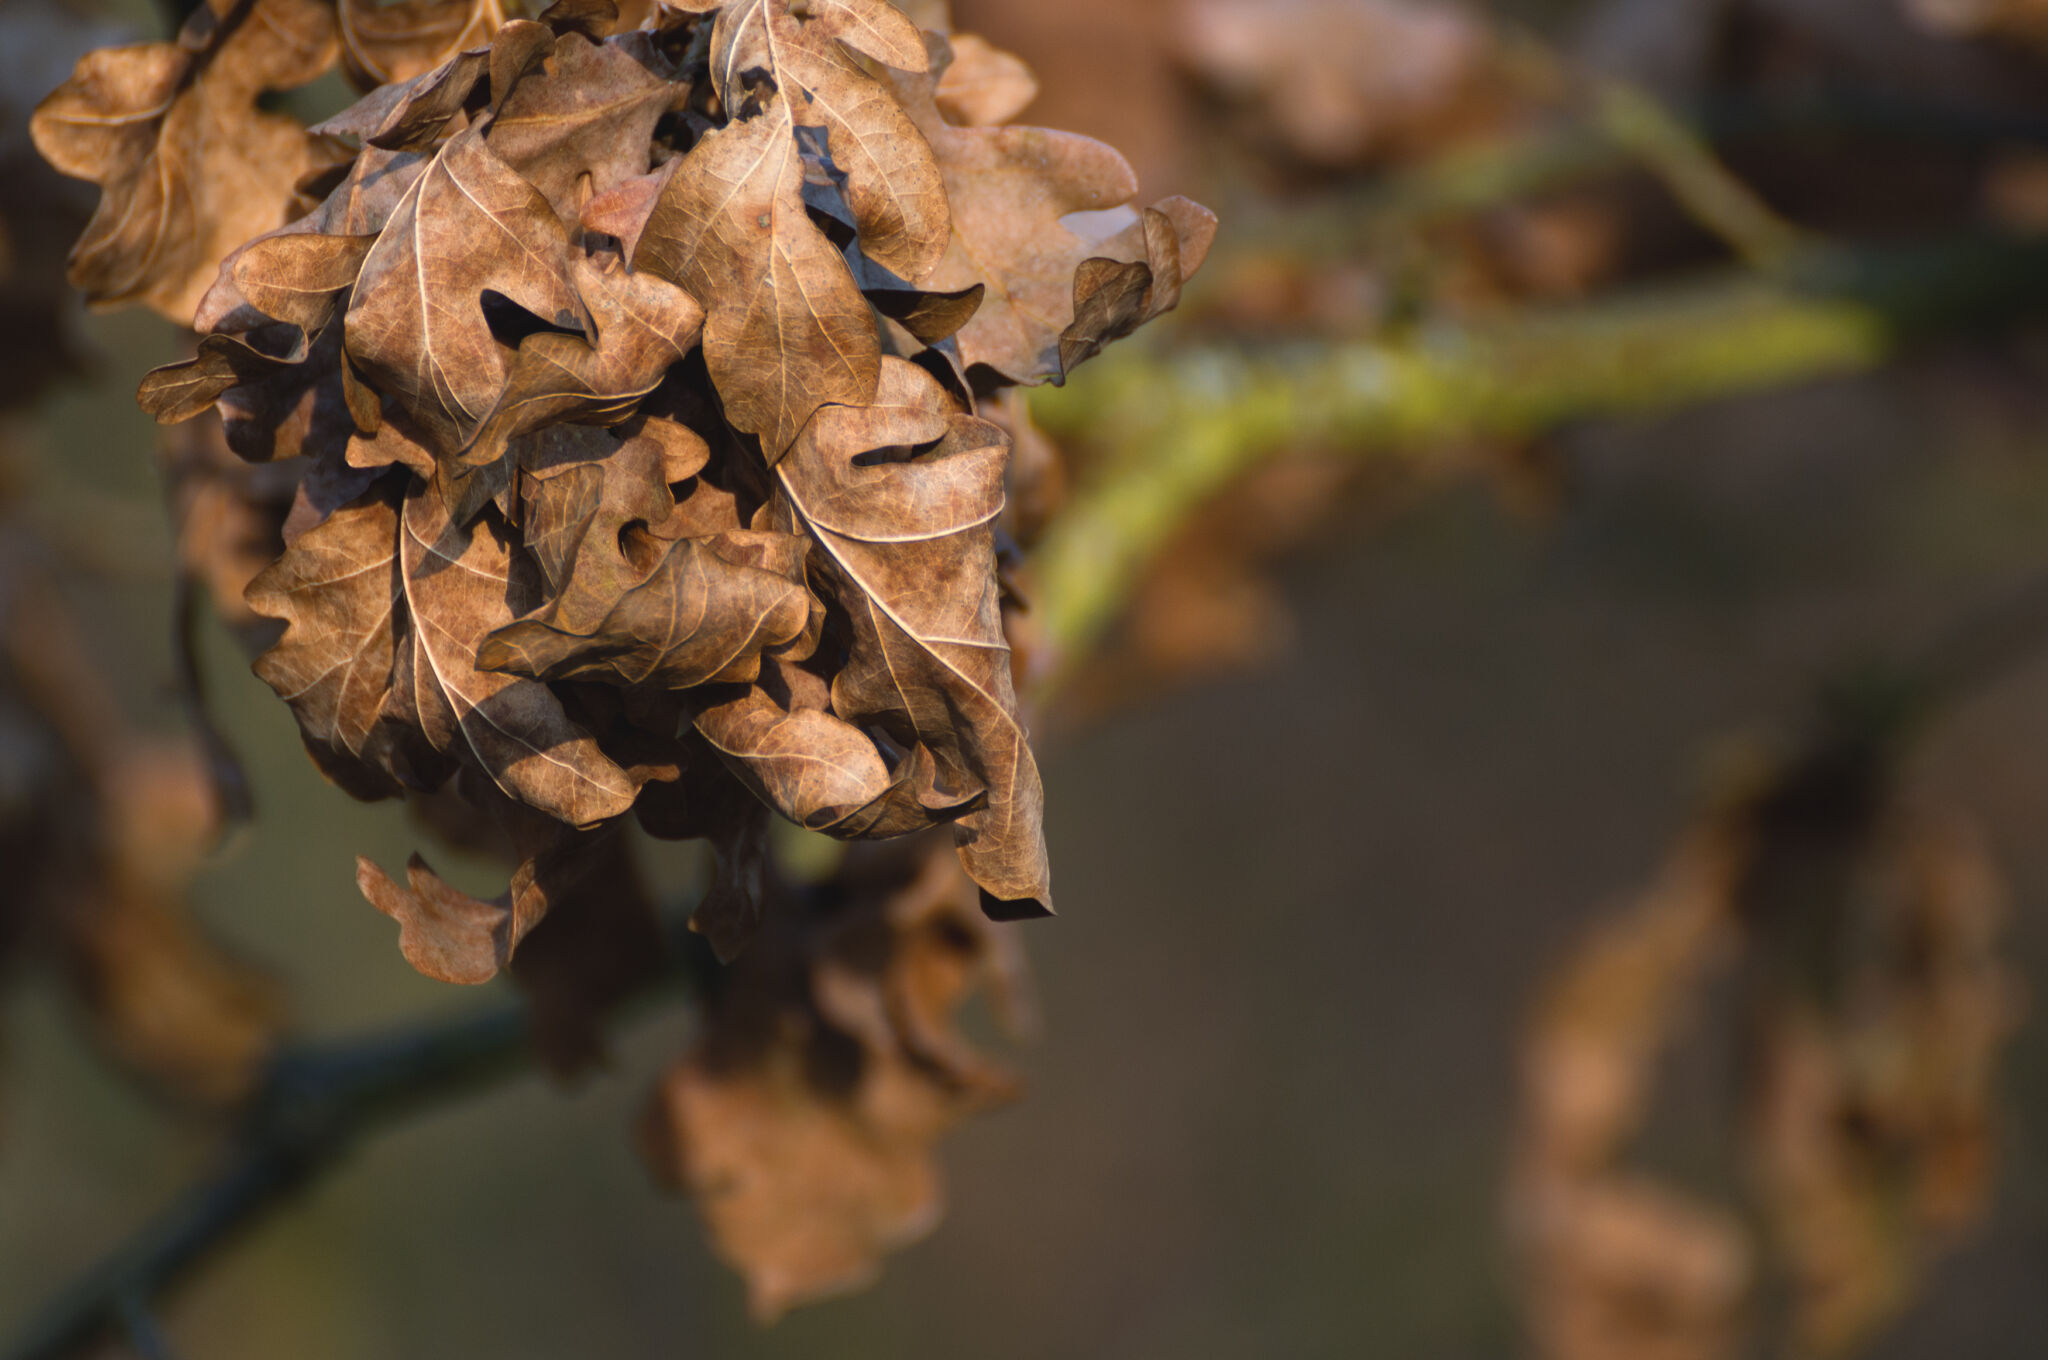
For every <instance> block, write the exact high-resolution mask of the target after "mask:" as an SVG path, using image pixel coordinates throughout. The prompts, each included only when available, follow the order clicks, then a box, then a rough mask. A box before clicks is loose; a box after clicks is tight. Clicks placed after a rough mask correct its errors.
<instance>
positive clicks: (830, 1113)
mask: <svg viewBox="0 0 2048 1360" xmlns="http://www.w3.org/2000/svg"><path fill="white" fill-rule="evenodd" d="M934 851H936V854H937V856H939V858H938V859H937V860H936V863H935V862H934V859H933V852H934ZM950 859H951V857H950V856H946V855H945V854H944V849H943V846H935V845H933V844H931V843H925V844H923V845H920V846H917V847H913V848H911V849H909V850H908V851H907V852H901V853H891V854H890V855H889V856H888V864H887V866H886V867H884V868H882V870H881V872H877V873H874V874H873V875H872V876H871V877H868V878H866V879H865V880H864V881H863V880H855V881H853V882H851V883H848V884H846V885H844V886H843V887H839V888H838V893H837V894H836V895H837V896H839V897H840V899H841V900H836V901H833V902H830V903H828V904H826V905H825V906H824V907H823V909H822V911H821V912H820V913H818V914H816V915H813V914H811V913H807V912H799V911H794V910H792V911H788V912H782V911H779V910H778V912H776V913H774V914H771V917H770V926H769V933H768V935H767V936H765V937H764V938H762V939H760V940H757V941H756V942H755V943H754V945H753V946H752V947H751V948H750V949H749V951H748V953H747V954H746V955H745V956H744V957H743V958H742V960H741V962H740V963H739V964H738V965H737V966H736V968H735V970H734V974H733V978H732V982H731V985H730V986H729V987H728V988H727V989H726V991H725V993H724V994H723V995H722V997H721V998H720V1000H719V1001H718V1003H716V1005H715V1007H714V1010H713V1014H712V1016H711V1019H710V1023H709V1027H708V1030H707V1033H706V1035H705V1037H704V1039H703V1040H702V1041H701V1042H700V1043H699V1044H698V1046H697V1047H696V1049H694V1050H693V1051H692V1053H691V1054H690V1056H689V1057H688V1058H687V1059H686V1060H685V1061H684V1062H683V1063H682V1064H680V1065H679V1066H678V1067H676V1068H675V1069H673V1070H672V1071H671V1072H670V1073H669V1075H668V1076H667V1077H666V1078H665V1079H664V1081H663V1084H662V1086H661V1088H660V1089H659V1091H658V1092H657V1093H656V1097H655V1101H654V1104H653V1108H652V1109H651V1111H650V1113H649V1117H648V1120H647V1124H646V1127H645V1130H644V1134H645V1150H646V1154H647V1156H648V1158H649V1160H650V1162H651V1163H652V1164H653V1166H654V1168H655V1170H656V1173H657V1174H658V1175H660V1176H662V1177H663V1178H664V1179H665V1180H667V1181H668V1182H670V1183H671V1184H673V1185H676V1186H678V1187H679V1188H682V1189H686V1190H688V1191H689V1192H690V1193H691V1194H693V1195H694V1196H695V1197H696V1198H697V1200H698V1204H699V1207H700V1208H701V1209H702V1211H703V1213H704V1216H705V1219H706V1221H707V1223H708V1225H709V1227H710V1230H711V1235H712V1241H713V1244H714V1246H715V1247H716V1249H717V1250H718V1253H719V1255H721V1256H722V1257H724V1258H725V1259H726V1260H727V1261H729V1262H731V1263H732V1264H733V1265H734V1266H735V1267H736V1268H738V1269H739V1270H740V1271H741V1272H742V1273H743V1274H744V1275H745V1276H746V1279H747V1285H748V1295H749V1298H750V1300H751V1302H752V1306H753V1309H754V1312H755V1314H756V1315H757V1316H759V1317H762V1318H772V1317H774V1316H776V1315H778V1314H780V1313H781V1312H783V1311H784V1310H786V1309H787V1308H789V1307H791V1306H794V1305H796V1304H800V1303H807V1302H812V1301H815V1300H817V1299H820V1298H824V1297H827V1296H829V1295H831V1294H836V1293H841V1292H844V1291H845V1290H847V1289H851V1288H855V1287H857V1286H859V1285H860V1284H861V1283H863V1282H865V1281H866V1280H868V1279H869V1278H871V1277H872V1276H873V1274H874V1273H875V1271H876V1269H877V1267H878V1265H879V1262H880V1257H881V1256H882V1254H883V1253H885V1252H888V1251H891V1250H894V1249H897V1248H899V1247H901V1246H903V1245H905V1244H907V1243H909V1242H911V1241H913V1240H915V1239H916V1238H918V1237H920V1236H922V1235H923V1234H924V1233H925V1232H927V1231H929V1230H930V1228H931V1227H932V1225H933V1224H934V1223H935V1222H936V1220H937V1217H938V1213H939V1208H940V1198H939V1187H938V1181H937V1176H936V1172H935V1169H934V1167H933V1165H932V1161H931V1149H932V1146H933V1145H934V1144H935V1143H936V1141H937V1140H938V1139H939V1138H940V1137H942V1136H943V1135H944V1134H945V1133H946V1132H947V1131H948V1130H949V1129H951V1128H952V1127H953V1125H955V1124H956V1123H958V1122H959V1120H961V1119H962V1118H964V1117H966V1116H967V1115H969V1114H971V1113H973V1112H975V1111H977V1110H980V1109H985V1108H988V1107H989V1106H991V1105H994V1104H997V1103H1000V1102H1001V1101H1003V1100H1005V1099H1007V1098H1009V1097H1010V1096H1011V1095H1012V1094H1014V1089H1015V1088H1014V1083H1013V1082H1012V1081H1011V1080H1010V1079H1009V1077H1008V1076H1007V1074H1005V1073H1003V1072H1001V1071H1000V1069H997V1068H995V1067H994V1066H992V1065H991V1064H989V1063H988V1062H987V1061H986V1060H984V1059H981V1058H979V1056H978V1055H974V1054H972V1051H971V1050H969V1049H967V1048H966V1046H965V1043H964V1040H959V1039H958V1038H957V1036H956V1035H954V1034H953V1032H952V1030H953V1024H954V1020H953V1016H954V1012H955V1010H956V1009H957V1008H958V1007H959V1006H960V1004H961V1002H962V1001H963V1000H964V999H965V997H966V995H967V994H968V992H969V991H970V990H971V989H972V988H973V987H974V986H975V985H977V984H978V983H980V982H982V981H984V980H988V979H990V977H991V974H992V969H993V968H994V967H995V966H996V962H995V956H996V955H997V954H999V953H1000V950H999V949H998V948H997V947H996V946H995V945H993V943H992V942H991V940H990V937H989V934H990V931H991V930H992V928H991V927H989V926H988V925H987V924H986V923H985V922H983V921H981V920H980V919H979V917H978V914H976V913H975V912H974V910H973V907H972V903H971V895H969V894H963V893H962V892H961V891H959V890H960V889H961V888H964V887H965V886H966V885H964V884H962V883H961V882H960V878H959V871H958V869H957V868H954V867H952V866H951V865H950V864H948V861H950ZM835 886H838V885H835ZM794 905H795V904H778V906H794ZM899 1022H901V1023H899ZM928 1051H931V1052H942V1053H944V1054H946V1055H947V1057H946V1059H942V1060H940V1061H932V1060H931V1059H930V1057H929V1056H928Z"/></svg>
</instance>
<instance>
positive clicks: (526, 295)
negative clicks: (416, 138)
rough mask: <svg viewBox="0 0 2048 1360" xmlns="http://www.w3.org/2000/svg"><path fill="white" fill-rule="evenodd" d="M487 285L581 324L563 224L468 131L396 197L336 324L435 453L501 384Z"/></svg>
mask: <svg viewBox="0 0 2048 1360" xmlns="http://www.w3.org/2000/svg"><path fill="white" fill-rule="evenodd" d="M486 292H490V293H494V294H496V295H498V296H499V297H501V298H504V299H506V300H507V301H509V302H511V303H514V304H516V305H517V306H519V307H522V308H524V309H525V310H526V311H528V312H530V313H532V314H533V315H535V316H537V317H539V318H540V319H541V320H542V321H543V322H545V323H547V324H550V325H556V326H562V327H567V328H570V329H575V330H581V329H582V325H583V320H584V318H583V309H582V304H581V300H580V299H579V298H578V297H577V295H576V292H575V290H574V289H573V288H572V287H571V286H570V283H569V276H568V232H567V229H566V228H565V227H564V226H563V225H562V221H561V219H560V218H558V217H556V216H555V212H554V209H552V208H550V207H549V206H548V202H547V199H546V198H544V197H543V196H542V195H541V193H540V191H539V190H537V189H535V188H534V187H533V185H532V184H530V183H528V182H527V181H526V180H525V179H523V178H521V177H520V175H519V174H518V173H517V172H516V171H514V170H513V169H512V168H511V167H510V166H508V165H506V164H505V163H504V161H502V160H500V159H499V158H498V156H497V155H496V153H494V152H493V151H492V150H491V149H490V147H489V146H488V145H487V144H486V143H485V141H484V139H483V135H482V133H480V132H479V131H478V130H477V129H475V128H471V129H469V130H468V131H465V132H463V133H460V134H459V135H457V136H455V137H453V138H451V139H450V140H449V141H448V142H447V144H446V145H444V146H443V147H442V148H441V150H440V152H439V153H438V154H437V155H436V156H435V157H434V160H433V162H432V164H430V165H429V166H428V167H427V169H426V171H425V172H424V173H423V174H422V175H421V176H420V177H419V179H418V180H417V181H415V183H414V184H413V185H412V187H411V188H410V189H409V190H408V191H407V192H406V196H405V197H404V198H403V199H402V200H401V201H400V202H399V205H398V207H397V210H396V211H395V212H394V213H393V214H392V217H391V220H390V222H389V223H388V224H387V225H386V226H385V228H384V231H383V234H382V235H380V236H379V237H378V238H377V243H376V245H374V246H372V247H371V249H370V252H369V255H368V257H367V258H366V259H365V260H364V262H363V268H362V274H361V276H360V278H359V279H358V280H357V283H356V287H355V292H354V294H353V295H352V296H351V298H350V300H349V307H348V315H347V318H346V322H345V325H346V328H347V329H346V342H345V343H346V346H347V352H348V357H349V358H350V360H352V361H353V362H354V363H355V364H356V365H357V367H358V368H359V369H360V371H361V372H362V374H363V376H364V377H365V378H367V379H368V380H369V381H370V382H372V383H373V384H374V385H375V386H376V387H377V389H378V390H379V391H381V392H383V393H384V394H385V395H386V396H389V397H391V398H393V399H394V400H396V401H397V402H398V403H399V404H400V406H401V407H403V408H404V410H405V411H406V413H407V414H408V415H409V416H410V417H411V418H412V420H413V422H414V423H415V424H416V425H417V426H418V427H419V430H420V433H421V434H423V435H424V436H426V437H427V439H428V441H429V446H430V447H431V448H433V450H434V451H435V453H436V454H437V455H439V456H444V457H453V456H454V455H455V454H456V453H457V452H458V451H459V450H460V449H461V448H462V447H463V446H464V445H466V444H467V443H468V442H469V440H470V438H471V437H472V436H473V435H474V434H475V433H476V431H477V429H478V428H479V427H480V426H481V425H482V423H483V421H484V419H485V417H487V416H488V415H489V414H490V412H491V409H492V407H493V406H494V405H495V404H496V402H497V400H498V397H499V394H500V393H501V392H502V390H503V388H504V385H505V376H506V364H505V358H504V355H503V353H502V352H501V349H500V347H499V345H498V343H497V341H496V340H495V339H494V338H493V336H492V334H491V329H490V325H489V323H488V321H487V320H486V318H485V315H484V294H485V293H486Z"/></svg>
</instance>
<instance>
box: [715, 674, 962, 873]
mask: <svg viewBox="0 0 2048 1360" xmlns="http://www.w3.org/2000/svg"><path fill="white" fill-rule="evenodd" d="M696 728H697V731H698V732H699V733H700V734H701V735H702V736H703V737H704V739H705V740H706V741H707V742H709V743H710V744H711V747H712V749H713V750H715V751H717V752H718V754H719V755H720V756H721V757H723V758H724V760H725V762H726V764H727V765H728V766H729V767H730V768H731V769H732V771H733V773H734V774H736V775H738V776H739V778H740V780H741V781H742V782H743V783H745V784H746V786H747V787H748V788H750V789H752V790H753V791H754V794H755V796H756V797H758V798H760V799H761V800H762V801H763V802H765V803H767V804H768V805H769V806H770V807H772V808H774V809H775V810H776V811H777V812H779V813H781V814H782V815H783V816H784V817H786V818H788V819H789V820H790V821H792V822H795V823H796V824H797V825H798V826H801V827H805V828H807V829H808V830H811V831H822V832H824V833H826V834H827V835H837V836H842V837H846V838H853V837H868V836H873V837H887V836H900V835H904V834H906V833H908V832H912V831H918V830H921V829H923V828H924V827H927V826H930V825H932V824H933V823H934V822H937V821H942V820H944V819H945V817H946V815H947V814H948V813H949V812H955V811H957V810H956V809H949V808H926V807H923V806H921V805H920V804H919V802H918V800H917V795H916V790H917V785H918V781H917V780H916V779H914V778H912V777H911V774H910V771H911V770H912V769H914V768H915V765H914V764H907V766H906V773H905V775H904V776H902V777H897V776H893V775H892V774H891V773H890V770H889V767H888V766H887V765H886V764H884V763H883V761H882V757H881V753H880V752H878V751H877V750H876V749H875V744H874V742H873V741H871V740H869V739H868V737H867V736H865V735H864V734H863V733H861V732H860V730H859V729H857V728H855V727H853V726H852V725H850V724H848V723H846V722H843V721H841V720H840V719H838V718H836V717H834V716H832V715H831V714H830V713H828V712H826V711H825V710H824V709H823V708H802V707H799V708H794V709H786V708H784V707H783V706H782V705H781V704H779V703H777V702H776V701H775V700H774V699H773V698H771V697H770V696H769V695H767V694H766V693H764V692H763V691H762V690H760V689H758V688H751V689H749V690H748V691H747V692H746V693H745V694H743V695H741V696H739V697H738V698H735V699H728V700H726V701H724V702H722V703H718V704H714V705H712V706H711V707H709V708H706V709H705V710H704V711H703V712H701V713H699V714H698V715H697V718H696ZM925 763H926V764H927V766H928V764H929V758H928V757H927V759H926V762H925ZM926 783H927V784H929V780H927V781H926Z"/></svg>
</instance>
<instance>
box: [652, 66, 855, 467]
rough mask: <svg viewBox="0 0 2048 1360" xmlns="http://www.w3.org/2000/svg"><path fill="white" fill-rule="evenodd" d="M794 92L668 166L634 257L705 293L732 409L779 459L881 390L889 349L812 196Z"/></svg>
mask: <svg viewBox="0 0 2048 1360" xmlns="http://www.w3.org/2000/svg"><path fill="white" fill-rule="evenodd" d="M795 131H796V129H795V125H794V124H793V123H792V122H791V120H790V110H789V102H788V97H782V96H777V97H772V98H770V99H769V101H768V104H767V106H766V107H765V108H763V109H761V110H760V111H759V112H757V113H755V114H754V115H753V116H752V117H748V118H742V119H740V120H739V121H736V122H733V123H731V124H728V125H727V126H725V127H724V128H721V129H718V130H716V131H713V132H708V133H706V134H705V135H704V138H703V139H702V140H701V141H699V142H698V143H697V145H696V146H695V147H694V148H692V149H691V151H690V153H689V155H687V156H685V157H683V158H682V159H681V160H680V161H679V162H676V163H674V167H673V169H671V170H670V171H669V172H668V176H667V179H666V182H665V183H664V184H663V186H662V188H661V191H660V194H659V196H658V197H657V198H656V200H655V202H654V208H653V212H652V215H651V216H649V218H648V219H647V223H646V226H645V228H644V229H643V230H642V232H641V233H640V237H639V241H638V244H637V245H636V247H635V249H634V254H633V267H634V268H635V269H645V270H649V271H651V272H653V273H655V274H659V275H661V276H662V277H663V278H666V279H670V280H672V281H674V282H676V283H678V284H681V285H682V286H683V288H684V289H686V290H687V291H688V292H689V293H690V295H691V296H692V297H694V298H696V299H698V300H699V301H700V302H702V303H703V304H704V308H705V311H706V314H707V315H706V319H705V322H704V361H705V363H706V365H707V366H708V367H709V368H710V370H711V380H712V382H713V383H715V384H716V385H717V387H718V394H719V396H720V397H721V398H722V399H723V400H724V403H725V416H726V419H727V420H729V421H731V422H732V424H733V425H734V426H735V427H737V428H738V429H740V430H743V431H745V432H746V433H748V434H754V435H759V436H760V438H761V444H762V452H763V453H764V454H766V455H767V457H768V459H769V460H770V461H771V462H772V461H773V460H774V459H776V458H778V457H780V456H781V454H782V451H783V450H784V449H786V448H788V447H789V445H790V443H791V442H792V441H794V440H795V438H796V435H797V431H798V430H800V429H802V428H803V425H804V422H805V421H807V420H809V419H810V416H811V412H813V411H815V410H817V409H818V407H819V406H821V405H823V404H825V403H827V402H843V403H847V404H851V405H859V404H861V403H863V402H866V401H868V400H870V399H871V398H872V397H873V396H874V391H875V381H876V374H877V365H878V364H879V362H880V357H881V350H880V346H879V344H878V343H877V341H876V338H875V324H874V319H873V317H872V316H871V315H870V313H869V312H868V308H867V304H866V303H865V302H863V301H862V299H861V296H860V291H859V290H858V289H857V288H856V287H855V286H854V282H853V276H852V275H851V273H849V272H848V270H847V267H846V262H845V261H844V260H843V259H841V258H840V255H839V253H838V252H837V251H836V250H834V249H833V248H832V245H831V243H830V242H828V241H827V240H826V239H825V237H824V235H823V234H822V233H821V232H820V231H819V230H818V229H817V227H816V226H814V225H812V223H811V219H810V216H809V214H808V213H807V212H806V211H805V209H804V202H803V194H802V187H803V178H804V171H803V162H802V159H801V158H800V157H799V155H798V154H797V146H796V139H795Z"/></svg>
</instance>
